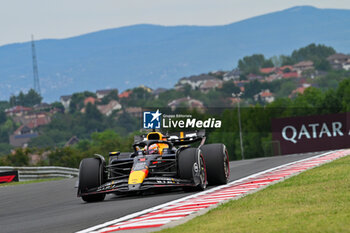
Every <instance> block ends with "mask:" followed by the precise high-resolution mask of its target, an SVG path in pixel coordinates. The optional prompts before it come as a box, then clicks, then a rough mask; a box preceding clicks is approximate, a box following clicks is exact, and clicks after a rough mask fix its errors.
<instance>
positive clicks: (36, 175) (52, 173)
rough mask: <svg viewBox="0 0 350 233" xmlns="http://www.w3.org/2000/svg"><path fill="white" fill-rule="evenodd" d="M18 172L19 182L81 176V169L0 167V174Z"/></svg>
mask: <svg viewBox="0 0 350 233" xmlns="http://www.w3.org/2000/svg"><path fill="white" fill-rule="evenodd" d="M5 171H18V175H19V181H26V180H37V179H48V178H60V177H62V178H73V177H77V176H78V175H79V169H77V168H69V167H55V166H49V167H0V172H5Z"/></svg>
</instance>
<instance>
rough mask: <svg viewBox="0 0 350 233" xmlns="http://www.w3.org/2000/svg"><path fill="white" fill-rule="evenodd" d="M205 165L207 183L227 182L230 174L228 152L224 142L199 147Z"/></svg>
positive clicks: (218, 183) (219, 183)
mask: <svg viewBox="0 0 350 233" xmlns="http://www.w3.org/2000/svg"><path fill="white" fill-rule="evenodd" d="M201 150H202V152H203V156H204V160H205V165H206V167H207V174H208V183H209V185H221V184H227V182H228V180H229V176H230V164H229V158H228V152H227V149H226V146H225V145H224V144H219V143H217V144H208V145H203V146H202V147H201Z"/></svg>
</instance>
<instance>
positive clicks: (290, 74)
mask: <svg viewBox="0 0 350 233" xmlns="http://www.w3.org/2000/svg"><path fill="white" fill-rule="evenodd" d="M282 77H283V78H299V77H300V74H299V73H298V72H295V71H294V72H288V73H283V74H282Z"/></svg>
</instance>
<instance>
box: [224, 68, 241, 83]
mask: <svg viewBox="0 0 350 233" xmlns="http://www.w3.org/2000/svg"><path fill="white" fill-rule="evenodd" d="M240 75H241V72H240V71H239V69H234V70H232V71H230V72H227V73H225V74H224V76H223V80H224V82H227V81H231V80H233V81H234V80H239V78H240Z"/></svg>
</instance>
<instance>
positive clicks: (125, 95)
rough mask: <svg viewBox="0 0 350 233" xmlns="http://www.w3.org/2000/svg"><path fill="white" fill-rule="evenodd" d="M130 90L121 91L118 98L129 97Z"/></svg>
mask: <svg viewBox="0 0 350 233" xmlns="http://www.w3.org/2000/svg"><path fill="white" fill-rule="evenodd" d="M131 93H132V91H131V90H129V91H124V92H122V93H121V94H119V95H118V97H119V99H122V98H129V96H130V95H131Z"/></svg>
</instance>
